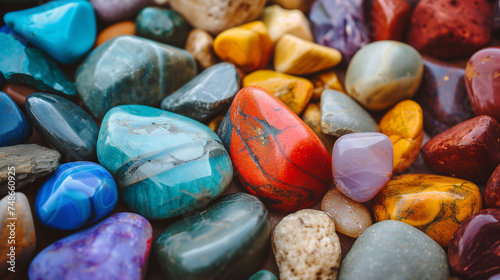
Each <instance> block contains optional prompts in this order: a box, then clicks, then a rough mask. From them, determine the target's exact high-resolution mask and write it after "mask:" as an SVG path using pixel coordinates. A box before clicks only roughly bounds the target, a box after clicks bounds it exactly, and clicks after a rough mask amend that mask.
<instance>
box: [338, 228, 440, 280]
mask: <svg viewBox="0 0 500 280" xmlns="http://www.w3.org/2000/svg"><path fill="white" fill-rule="evenodd" d="M448 274H449V272H448V259H447V257H446V253H445V251H444V250H443V249H442V248H441V247H439V245H438V244H437V243H436V242H434V240H432V239H431V238H429V237H428V236H427V235H425V234H423V233H422V232H420V231H419V230H417V229H416V228H414V227H412V226H409V225H407V224H405V223H401V222H398V221H383V222H380V223H376V224H374V225H373V226H371V227H369V228H368V229H367V230H366V231H365V232H364V233H363V234H362V235H361V236H360V237H359V238H358V239H357V240H356V242H354V245H353V246H352V248H351V250H350V251H349V253H348V254H347V256H346V257H345V258H344V260H343V261H342V265H341V266H340V274H339V278H338V279H339V280H351V279H401V280H411V279H426V280H446V279H448Z"/></svg>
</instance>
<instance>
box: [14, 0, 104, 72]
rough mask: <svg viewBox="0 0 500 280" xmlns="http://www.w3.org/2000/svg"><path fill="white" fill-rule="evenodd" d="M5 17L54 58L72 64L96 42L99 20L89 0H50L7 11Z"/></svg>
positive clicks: (22, 33) (23, 35)
mask: <svg viewBox="0 0 500 280" xmlns="http://www.w3.org/2000/svg"><path fill="white" fill-rule="evenodd" d="M4 21H5V23H6V24H7V25H9V26H10V27H11V28H12V29H13V30H14V31H15V32H16V33H17V34H19V35H21V36H22V37H23V38H25V39H27V40H28V41H29V42H30V43H32V44H33V45H35V46H37V47H38V48H40V49H41V50H43V51H44V52H46V53H47V54H49V55H50V56H51V57H53V58H54V59H55V60H57V61H58V62H60V63H63V64H72V63H75V62H76V61H78V60H79V59H80V58H82V57H83V56H84V55H85V54H86V53H87V52H88V51H89V50H90V49H91V48H92V46H93V45H94V41H95V38H96V33H97V24H96V18H95V13H94V9H93V8H92V5H90V3H89V2H87V1H79V0H71V1H51V2H49V3H46V4H42V5H40V6H36V7H33V8H30V9H27V10H21V11H13V12H10V13H7V14H5V16H4Z"/></svg>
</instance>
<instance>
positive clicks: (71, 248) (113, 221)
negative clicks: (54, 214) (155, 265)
mask: <svg viewBox="0 0 500 280" xmlns="http://www.w3.org/2000/svg"><path fill="white" fill-rule="evenodd" d="M152 238H153V229H152V228H151V224H150V223H149V222H148V220H146V219H144V218H143V217H141V216H139V215H137V214H132V213H125V212H124V213H117V214H114V215H113V216H111V217H109V218H107V219H105V220H104V221H102V222H100V223H99V224H97V225H95V226H93V227H91V228H88V229H86V230H83V231H79V232H77V233H74V234H72V235H70V236H68V237H65V238H63V239H61V240H59V241H56V242H55V243H52V244H51V245H49V246H48V247H47V248H45V249H44V250H43V251H41V252H40V253H38V255H37V256H36V257H35V258H34V259H33V261H32V262H31V265H30V268H29V277H30V279H75V280H79V279H81V280H86V279H95V280H114V279H116V280H122V279H144V277H145V276H146V265H147V262H148V257H149V250H150V249H151V243H152Z"/></svg>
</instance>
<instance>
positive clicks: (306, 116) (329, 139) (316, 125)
mask: <svg viewBox="0 0 500 280" xmlns="http://www.w3.org/2000/svg"><path fill="white" fill-rule="evenodd" d="M301 118H302V120H303V121H304V122H305V123H306V124H307V126H309V127H310V128H311V129H312V131H313V132H314V133H315V134H316V136H318V138H319V140H321V142H323V145H325V148H326V150H327V151H328V154H329V155H331V154H332V150H333V144H335V141H336V140H337V137H334V136H331V135H329V134H325V133H323V130H322V129H321V104H320V103H313V102H311V103H309V105H307V107H306V109H305V110H304V112H303V113H302V117H301Z"/></svg>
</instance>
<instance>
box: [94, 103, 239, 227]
mask: <svg viewBox="0 0 500 280" xmlns="http://www.w3.org/2000/svg"><path fill="white" fill-rule="evenodd" d="M97 157H98V159H99V162H100V163H101V164H102V166H104V167H105V168H106V169H107V170H108V171H109V172H111V174H113V176H114V178H115V180H116V183H117V185H118V187H119V192H120V197H121V199H122V200H123V201H124V202H125V204H126V205H127V206H128V207H129V208H130V209H131V210H132V211H134V212H137V213H139V214H141V215H142V216H144V217H146V218H148V219H166V218H171V217H175V216H178V215H181V214H183V213H185V212H188V211H191V210H194V209H196V207H200V206H203V205H205V204H207V203H208V202H210V201H212V200H213V199H215V198H216V197H217V196H219V195H220V194H221V193H222V192H223V191H224V190H225V189H226V187H227V186H228V185H229V183H230V182H231V179H232V175H233V169H232V164H231V160H230V158H229V155H228V153H227V151H226V150H225V148H224V145H223V144H222V142H221V140H220V139H219V137H218V136H217V135H216V134H215V133H214V132H213V131H212V130H211V129H210V128H208V127H207V126H205V125H203V124H201V123H199V122H197V121H195V120H192V119H190V118H187V117H184V116H181V115H178V114H175V113H171V112H167V111H163V110H160V109H156V108H152V107H148V106H143V105H122V106H117V107H115V108H113V109H111V110H110V111H109V112H108V113H107V114H106V116H105V117H104V119H103V121H102V125H101V130H100V131H99V138H98V143H97Z"/></svg>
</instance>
